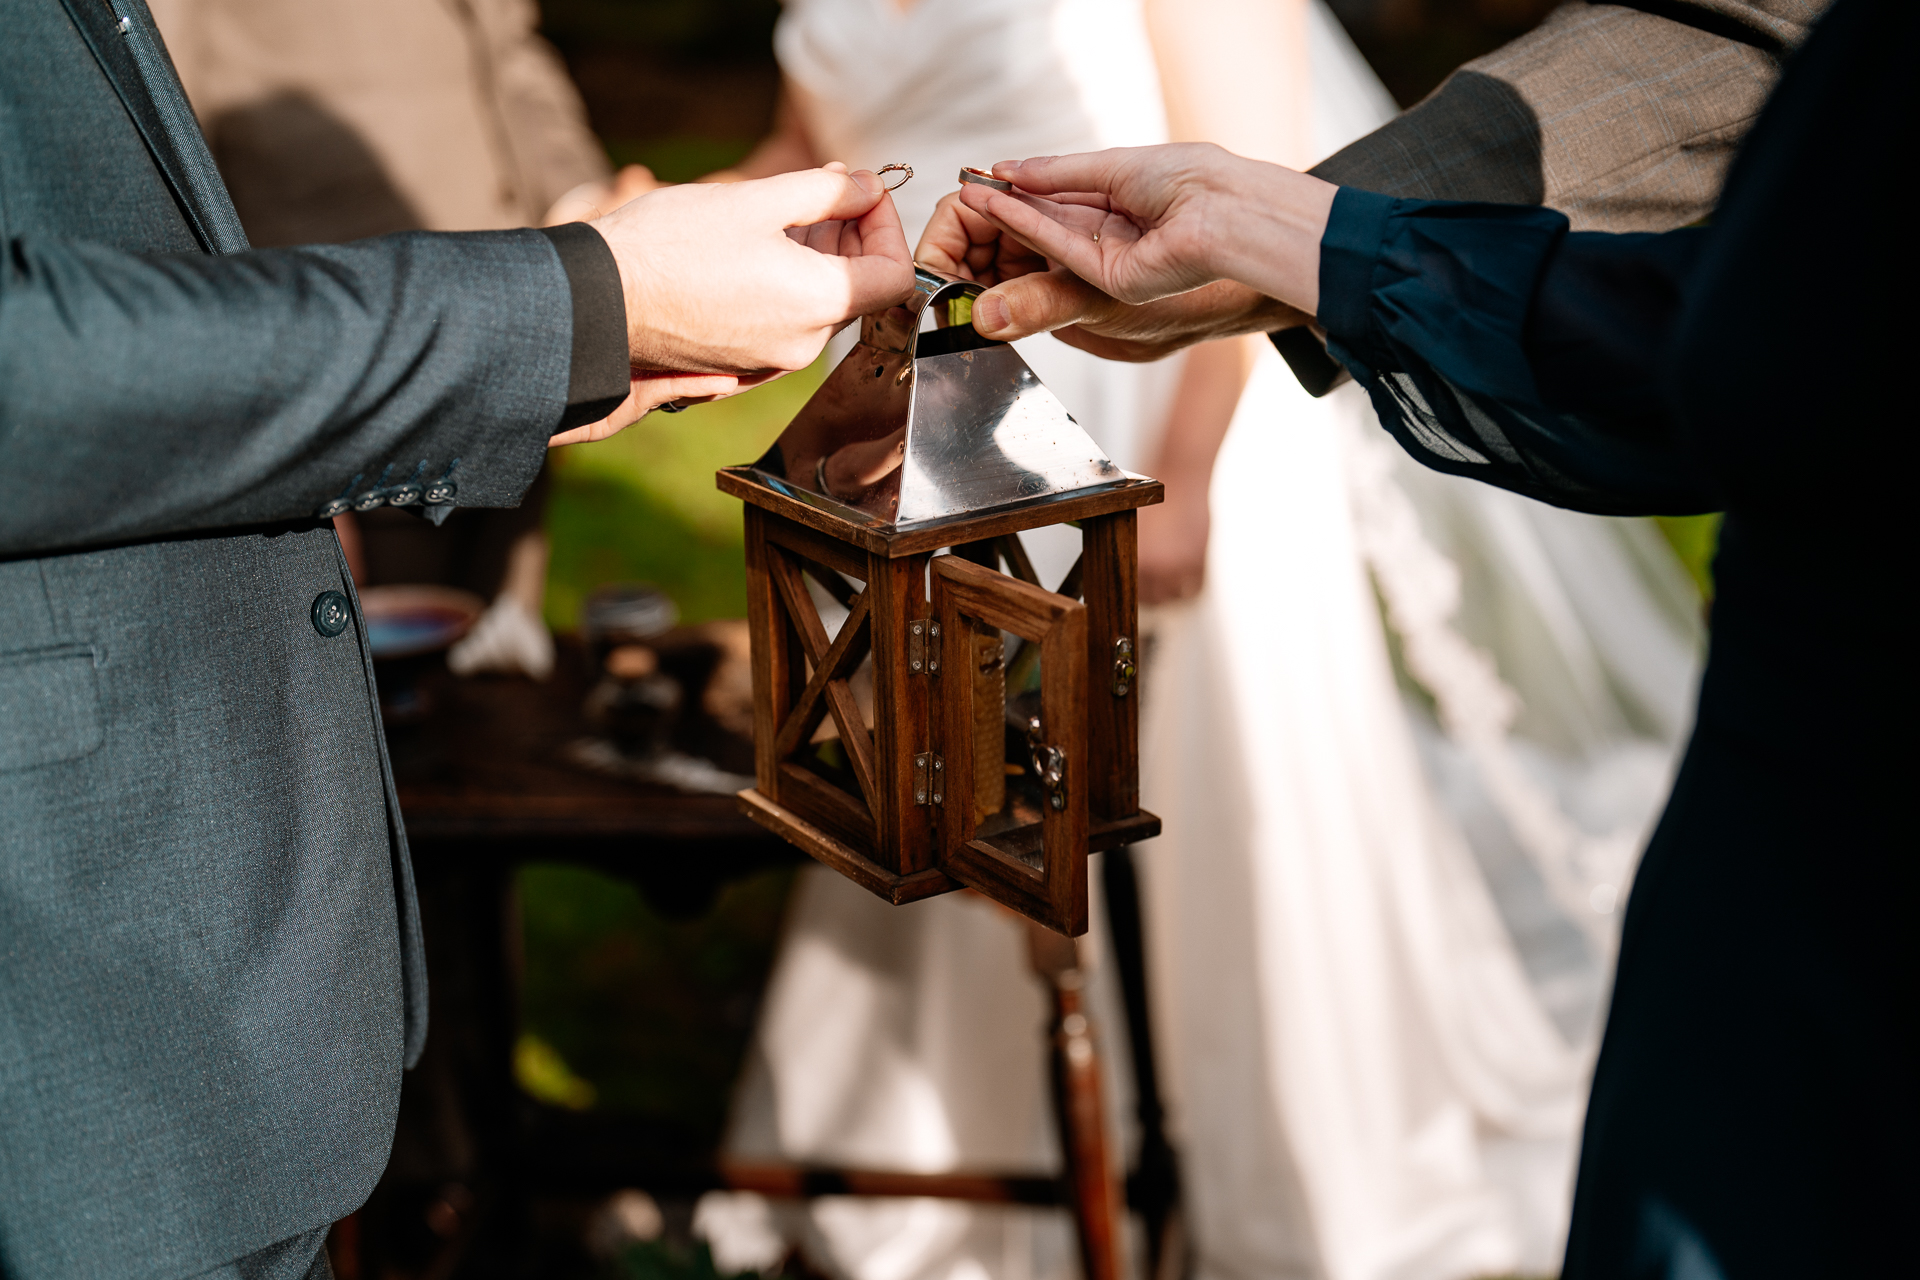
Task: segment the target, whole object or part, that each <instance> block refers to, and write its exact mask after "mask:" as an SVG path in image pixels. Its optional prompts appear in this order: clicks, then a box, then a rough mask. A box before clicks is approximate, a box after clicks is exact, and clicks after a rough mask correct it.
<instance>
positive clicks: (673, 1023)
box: [514, 863, 793, 1154]
mask: <svg viewBox="0 0 1920 1280" xmlns="http://www.w3.org/2000/svg"><path fill="white" fill-rule="evenodd" d="M792 879H793V872H792V870H791V869H790V868H777V869H774V870H769V871H763V872H760V873H759V874H757V875H754V876H750V877H747V878H745V879H741V880H736V881H733V882H731V883H729V884H727V885H726V886H724V887H723V888H722V889H721V890H720V893H719V896H718V898H717V899H716V901H715V902H714V905H713V906H712V907H711V908H709V909H708V910H707V911H706V912H704V913H703V914H701V915H700V916H698V917H697V918H694V919H691V920H678V919H674V918H671V917H669V916H666V915H663V914H661V913H660V912H659V911H656V910H655V909H654V908H653V907H652V906H651V905H649V903H648V902H647V900H646V897H645V895H644V894H643V893H642V892H641V891H640V889H639V888H638V887H637V886H635V885H633V884H632V883H630V882H628V881H625V880H619V879H615V878H613V877H610V876H606V875H602V874H600V873H599V872H597V871H592V870H589V869H587V868H584V867H576V866H566V865H562V864H556V863H534V864H530V865H527V866H524V867H522V868H521V869H520V871H519V890H520V902H521V908H520V909H521V920H522V928H523V930H524V938H525V946H526V951H525V956H526V960H525V966H526V967H525V971H524V972H525V976H524V982H525V986H524V988H523V990H524V1005H523V1015H522V1027H521V1040H520V1043H519V1045H518V1046H517V1049H516V1053H515V1064H514V1065H515V1075H516V1077H517V1078H518V1079H519V1081H520V1084H521V1087H522V1088H523V1089H525V1090H526V1091H527V1092H528V1093H529V1094H531V1095H533V1096H534V1097H537V1098H539V1099H541V1100H542V1101H545V1102H549V1103H552V1104H555V1105H559V1106H566V1107H572V1108H575V1109H582V1110H584V1109H586V1108H588V1107H592V1108H596V1109H605V1110H608V1111H613V1112H618V1113H620V1114H623V1115H628V1116H633V1117H638V1118H642V1119H645V1120H647V1121H650V1122H652V1123H653V1124H654V1125H655V1126H656V1128H657V1130H658V1132H659V1133H660V1140H661V1141H665V1142H670V1143H672V1144H674V1145H676V1146H684V1147H685V1148H686V1150H687V1151H688V1152H689V1153H696V1154H697V1153H698V1152H701V1151H706V1150H711V1149H712V1147H713V1145H714V1144H716V1143H717V1142H718V1141H719V1137H720V1132H721V1129H722V1126H723V1125H724V1124H725V1122H726V1114H727V1103H728V1099H729V1097H730V1095H731V1093H732V1089H733V1081H734V1076H735V1074H736V1072H737V1069H738V1066H739V1063H740V1059H741V1055H742V1054H744V1053H745V1051H746V1046H747V1040H748V1037H749V1036H750V1035H751V1034H752V1031H753V1021H754V1016H755V1013H756V1012H757V1010H758V1007H759V1000H760V992H761V987H762V985H763V984H764V982H765V981H766V974H767V970H768V968H769V966H770V965H771V964H772V961H773V949H774V946H775V943H776V940H777V938H778V936H779V928H780V918H781V913H782V912H783V910H784V909H785V904H786V897H787V889H788V886H789V884H790V883H791V882H792Z"/></svg>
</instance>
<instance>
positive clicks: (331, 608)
mask: <svg viewBox="0 0 1920 1280" xmlns="http://www.w3.org/2000/svg"><path fill="white" fill-rule="evenodd" d="M352 618H353V609H352V608H351V607H350V606H349V605H348V604H347V598H346V597H345V596H343V595H341V594H340V593H339V592H338V591H322V592H321V593H320V594H319V595H317V596H315V597H314V598H313V629H314V630H315V631H318V632H319V633H320V634H321V635H323V636H337V635H339V634H340V633H341V632H342V631H345V630H346V629H347V623H348V622H349V621H351V620H352Z"/></svg>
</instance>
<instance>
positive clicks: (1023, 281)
mask: <svg viewBox="0 0 1920 1280" xmlns="http://www.w3.org/2000/svg"><path fill="white" fill-rule="evenodd" d="M1112 302H1113V299H1111V298H1109V297H1108V296H1107V295H1106V294H1104V293H1102V292H1100V291H1099V290H1098V289H1096V288H1094V287H1093V286H1092V285H1090V284H1088V283H1087V282H1086V281H1085V280H1082V279H1081V278H1080V277H1079V276H1077V275H1074V274H1073V273H1072V272H1071V271H1068V270H1065V269H1064V268H1060V267H1056V268H1054V269H1053V270H1052V271H1037V272H1034V273H1033V274H1032V275H1025V276H1020V277H1019V278H1017V279H1014V280H1009V281H1007V282H1006V283H1005V284H1001V285H995V286H994V287H993V288H991V289H989V290H987V291H986V292H985V293H983V294H981V295H980V296H979V297H977V298H975V299H974V300H973V327H974V329H975V331H977V332H978V333H979V334H980V335H981V336H982V337H986V338H993V339H996V340H998V341H1001V342H1012V341H1014V340H1015V339H1017V338H1025V337H1030V336H1031V335H1033V334H1036V333H1050V332H1052V331H1053V330H1055V329H1063V328H1065V327H1066V326H1067V325H1070V324H1077V323H1078V322H1079V321H1081V320H1084V319H1086V318H1087V317H1088V316H1090V315H1092V314H1093V313H1094V312H1095V311H1098V310H1101V309H1103V308H1105V307H1107V306H1110V305H1112Z"/></svg>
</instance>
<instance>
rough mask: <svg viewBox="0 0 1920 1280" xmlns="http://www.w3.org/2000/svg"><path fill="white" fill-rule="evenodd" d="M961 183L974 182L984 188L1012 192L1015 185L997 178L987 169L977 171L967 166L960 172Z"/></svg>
mask: <svg viewBox="0 0 1920 1280" xmlns="http://www.w3.org/2000/svg"><path fill="white" fill-rule="evenodd" d="M960 181H961V182H974V183H978V184H979V185H980V186H983V187H992V188H993V189H994V190H995V191H1011V190H1013V184H1012V183H1011V182H1008V181H1007V180H1006V179H1005V178H996V177H994V176H993V175H992V174H990V173H988V172H987V171H986V170H985V169H976V168H974V167H973V166H971V165H967V166H965V167H963V168H962V169H961V170H960Z"/></svg>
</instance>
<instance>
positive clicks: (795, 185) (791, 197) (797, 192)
mask: <svg viewBox="0 0 1920 1280" xmlns="http://www.w3.org/2000/svg"><path fill="white" fill-rule="evenodd" d="M756 185H758V186H759V187H760V188H761V190H762V192H764V194H765V196H766V198H767V199H768V200H769V201H770V203H771V207H772V210H773V212H775V213H776V214H777V215H778V216H779V218H780V225H781V227H782V228H786V227H808V226H812V225H813V224H814V223H816V222H851V221H853V220H855V219H857V218H860V217H863V216H865V214H866V213H867V212H868V211H869V210H871V209H872V208H873V207H874V206H875V205H876V204H879V203H880V200H881V198H882V197H883V196H885V194H886V191H885V189H884V187H883V186H882V185H881V182H880V179H879V178H877V177H875V176H874V175H873V174H872V173H869V172H868V171H867V170H865V169H861V170H859V171H857V172H855V173H834V172H833V171H832V170H830V169H801V170H798V171H797V172H794V173H783V174H780V175H779V176H778V177H773V178H762V179H761V180H760V181H759V183H757V184H756Z"/></svg>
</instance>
